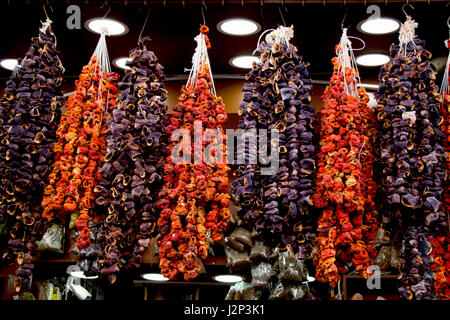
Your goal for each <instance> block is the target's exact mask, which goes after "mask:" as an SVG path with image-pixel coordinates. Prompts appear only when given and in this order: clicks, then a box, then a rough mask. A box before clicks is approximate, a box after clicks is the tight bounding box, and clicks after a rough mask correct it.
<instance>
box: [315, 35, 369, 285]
mask: <svg viewBox="0 0 450 320" xmlns="http://www.w3.org/2000/svg"><path fill="white" fill-rule="evenodd" d="M351 50H352V49H351V44H350V41H349V40H348V38H347V35H346V29H344V32H343V35H342V38H341V42H340V44H339V45H337V46H336V52H337V53H338V56H337V57H334V58H333V59H332V62H333V66H334V69H333V70H334V72H333V76H332V77H331V79H330V85H329V86H328V87H327V88H326V89H325V92H324V95H323V96H322V100H323V101H324V105H323V107H322V110H321V114H322V117H321V140H320V152H319V153H318V159H319V160H318V170H317V175H316V190H315V194H314V195H313V200H314V204H315V206H316V207H318V208H322V215H321V217H320V218H319V220H318V232H319V235H318V237H317V244H318V251H317V252H316V253H315V256H314V263H315V265H316V279H317V280H319V281H321V282H329V283H330V285H331V287H335V286H336V285H337V282H338V281H339V280H340V275H341V274H345V273H347V269H348V266H347V265H346V264H348V261H351V262H352V263H353V265H354V267H355V268H356V270H357V271H359V272H360V273H361V275H363V276H364V277H367V273H368V272H367V268H368V266H369V265H371V261H372V259H373V258H374V257H375V256H376V251H375V250H374V248H373V246H372V244H373V242H374V240H375V231H376V229H377V219H376V212H375V210H374V209H375V205H374V202H373V198H374V196H375V193H376V186H375V184H374V183H373V182H371V181H372V180H373V170H372V169H373V156H372V154H371V149H372V143H373V136H372V135H373V134H374V126H375V124H374V123H373V121H374V114H373V111H371V110H370V109H369V108H368V107H367V102H368V96H367V94H366V93H365V90H364V88H359V89H358V90H356V81H357V78H358V73H357V70H356V69H355V68H354V65H355V64H354V63H353V61H352V59H351V58H352V54H351Z"/></svg>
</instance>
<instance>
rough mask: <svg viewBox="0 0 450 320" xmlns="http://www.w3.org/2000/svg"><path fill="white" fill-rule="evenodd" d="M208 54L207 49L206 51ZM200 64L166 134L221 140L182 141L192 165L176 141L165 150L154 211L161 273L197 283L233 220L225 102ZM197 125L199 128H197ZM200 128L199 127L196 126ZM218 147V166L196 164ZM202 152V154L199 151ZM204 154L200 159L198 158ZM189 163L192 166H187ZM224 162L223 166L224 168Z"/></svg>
mask: <svg viewBox="0 0 450 320" xmlns="http://www.w3.org/2000/svg"><path fill="white" fill-rule="evenodd" d="M207 32H208V29H207V27H205V26H203V27H202V28H201V34H200V35H199V36H201V37H204V38H203V39H201V38H196V40H198V41H199V43H201V42H202V41H204V42H203V44H205V43H206V45H207V44H208V43H209V41H208V40H207V35H206V34H207ZM203 49H204V50H205V51H206V47H205V48H203ZM198 62H199V65H198V73H197V74H196V75H195V77H196V81H195V82H194V81H190V80H191V79H190V80H189V81H188V85H187V87H183V88H182V90H181V95H180V97H179V99H178V100H179V102H178V104H177V105H176V106H174V109H173V113H172V114H171V117H170V120H169V121H170V124H169V125H168V127H167V129H166V130H167V133H168V134H172V133H173V132H174V131H175V130H177V129H183V130H185V133H186V134H187V135H189V138H190V137H194V138H193V139H195V137H201V136H203V134H204V133H205V129H217V130H218V131H219V133H220V134H221V136H222V137H223V139H222V141H219V139H212V140H209V141H208V139H204V140H203V141H202V143H200V142H198V141H195V140H193V142H192V143H191V140H190V139H189V138H188V137H186V136H184V137H183V141H182V142H181V144H183V145H184V146H186V147H187V148H188V149H189V150H194V152H192V153H190V154H189V157H190V159H189V161H185V162H184V161H181V160H182V159H178V160H177V159H174V157H173V155H172V151H173V150H174V148H175V147H176V145H177V144H178V141H171V143H170V145H169V146H168V148H167V158H166V163H165V165H164V186H163V188H162V190H161V192H160V193H159V195H158V198H159V200H158V201H157V202H156V207H157V208H158V209H159V210H160V215H159V219H158V222H157V224H158V229H159V232H160V238H159V239H158V242H157V244H158V247H159V250H160V251H159V257H160V268H161V273H162V274H163V275H164V276H166V277H168V278H169V279H175V278H177V277H178V276H179V275H182V276H184V279H185V280H192V279H195V278H196V277H197V276H198V274H199V273H200V272H201V268H202V267H201V263H200V261H199V258H200V259H205V258H206V257H207V255H208V249H209V248H210V244H211V243H213V242H217V241H220V240H222V238H223V231H225V230H226V229H227V227H228V219H229V218H230V211H229V209H228V206H229V195H228V171H229V167H228V166H227V165H226V161H225V157H226V153H225V151H226V149H225V140H226V137H225V133H224V130H223V128H222V124H223V123H224V122H225V121H226V119H227V115H226V113H225V106H224V104H223V100H222V98H221V97H217V96H215V95H214V94H213V93H212V85H213V84H212V79H211V75H210V69H209V63H208V60H205V59H202V60H200V61H198ZM194 122H196V124H194ZM198 124H201V125H200V126H198ZM210 142H212V143H216V150H217V151H218V150H221V149H222V150H223V152H222V156H223V158H222V159H220V152H219V153H217V154H216V156H217V157H218V159H217V160H218V161H215V162H214V163H210V162H209V163H207V162H205V160H206V159H202V158H200V159H202V161H201V163H198V162H194V161H193V160H194V159H195V158H196V155H195V153H196V150H198V149H199V148H200V149H201V150H202V151H203V148H202V147H204V146H205V144H209V143H210ZM197 153H198V152H197ZM198 156H201V154H197V157H198ZM186 162H188V163H186ZM220 162H222V164H221V163H220Z"/></svg>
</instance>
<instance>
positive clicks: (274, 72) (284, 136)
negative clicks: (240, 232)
mask: <svg viewBox="0 0 450 320" xmlns="http://www.w3.org/2000/svg"><path fill="white" fill-rule="evenodd" d="M292 37H293V28H292V27H290V28H286V27H283V26H281V27H279V28H278V29H277V30H275V31H273V32H272V33H270V34H269V35H268V36H267V37H266V41H265V42H264V41H263V42H262V43H261V44H260V45H259V48H258V52H259V53H260V55H261V56H260V62H259V63H257V64H255V65H254V66H253V69H252V70H251V71H250V72H249V73H248V74H247V76H246V79H247V81H249V82H248V83H246V84H245V85H244V87H243V89H242V92H243V101H242V102H241V103H240V106H239V115H240V120H239V128H240V129H245V130H251V129H256V130H258V129H267V140H268V146H267V150H268V156H269V153H270V152H271V151H270V150H271V149H272V148H271V143H272V141H271V139H273V137H272V133H273V131H275V130H276V131H278V132H279V135H278V144H279V146H278V150H274V151H275V152H278V154H279V155H278V157H279V168H278V170H276V172H274V173H273V174H271V175H263V174H261V167H263V166H264V165H265V164H264V163H260V164H256V159H255V158H254V157H255V155H256V140H255V143H249V144H246V145H245V149H244V148H242V149H241V150H238V159H239V156H240V155H241V154H240V153H242V152H244V151H245V153H244V155H243V156H244V157H243V158H244V159H245V162H246V163H245V164H239V165H238V167H237V170H236V171H235V175H236V176H237V179H236V180H234V181H233V182H232V188H233V194H234V196H235V197H236V199H237V200H238V204H239V205H240V207H241V208H240V210H239V217H240V218H241V219H242V220H243V221H244V222H245V223H247V224H248V226H249V227H250V228H255V229H256V230H257V231H261V237H262V238H263V239H264V240H267V241H269V242H272V244H271V245H273V246H281V247H283V248H285V247H286V246H290V247H291V249H292V250H294V251H295V253H296V254H298V256H299V258H301V259H305V258H306V257H307V256H308V255H309V254H310V241H307V240H311V238H312V237H313V229H312V225H311V223H310V222H309V221H308V220H307V217H308V216H309V214H308V213H309V208H310V206H311V204H312V201H311V195H312V194H313V171H314V169H315V163H314V146H313V144H312V140H313V128H312V124H311V121H312V118H313V116H314V114H315V108H314V107H312V106H310V105H309V103H310V101H311V92H312V83H311V79H310V77H309V73H308V70H307V66H308V64H307V63H305V62H304V61H303V60H302V57H301V56H299V55H298V52H297V48H296V47H295V46H294V45H292V44H290V43H289V40H290V39H291V38H292ZM255 134H256V136H257V139H260V138H263V137H260V136H259V130H258V131H256V132H255ZM272 153H273V152H272ZM271 156H273V154H271ZM260 159H261V158H260ZM251 161H254V162H253V163H252V162H251ZM272 161H277V159H275V158H272Z"/></svg>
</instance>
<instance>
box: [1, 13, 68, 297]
mask: <svg viewBox="0 0 450 320" xmlns="http://www.w3.org/2000/svg"><path fill="white" fill-rule="evenodd" d="M50 23H51V22H49V21H46V22H44V23H43V25H42V28H41V29H40V32H39V36H38V37H34V38H32V39H31V40H32V44H31V47H30V48H29V49H28V51H27V53H26V55H25V57H24V58H23V59H22V60H21V61H20V67H18V68H17V69H16V70H15V71H14V72H13V74H12V75H11V77H10V79H9V80H8V81H7V82H6V88H5V90H4V95H3V97H2V99H1V101H0V194H1V195H0V197H1V198H0V199H1V200H0V224H1V223H5V224H6V226H7V228H8V231H9V234H10V237H11V238H10V240H9V242H8V247H9V248H8V252H6V253H5V255H4V256H3V257H2V258H3V259H4V261H5V262H11V260H12V259H13V258H14V255H17V262H18V264H19V268H18V270H17V273H16V274H17V276H18V277H17V278H16V284H15V285H16V289H17V290H18V291H19V290H21V289H24V288H27V287H28V285H29V276H30V275H31V273H32V269H33V264H32V261H31V260H32V255H34V254H35V249H36V248H37V245H36V244H35V241H36V240H37V238H39V237H41V236H42V235H43V233H44V232H45V228H46V227H47V225H46V224H45V223H44V222H43V221H41V220H40V212H41V205H40V203H41V201H42V196H43V187H44V185H45V184H46V183H47V180H48V174H49V169H50V166H51V164H52V159H53V146H54V144H55V142H56V140H57V138H56V126H57V123H58V122H59V119H60V116H61V107H62V105H63V104H64V97H63V96H62V93H61V84H62V75H63V72H64V68H63V66H62V64H61V61H60V59H59V57H58V52H57V49H56V45H55V42H56V38H55V36H54V34H53V32H52V30H51V28H50Z"/></svg>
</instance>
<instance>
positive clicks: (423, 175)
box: [375, 16, 449, 299]
mask: <svg viewBox="0 0 450 320" xmlns="http://www.w3.org/2000/svg"><path fill="white" fill-rule="evenodd" d="M416 27H417V23H415V22H414V21H413V20H412V19H411V17H409V16H408V17H407V20H406V22H405V23H404V24H403V25H402V28H401V30H400V36H399V40H400V45H395V44H393V45H392V46H391V56H392V57H393V58H394V59H393V61H392V62H390V63H388V64H386V65H385V66H384V67H382V68H381V71H380V75H379V80H380V88H379V91H378V92H377V93H376V95H375V96H376V98H377V101H378V103H379V105H378V107H377V117H378V120H379V125H378V129H377V130H378V135H379V138H380V148H381V163H380V167H381V170H382V172H380V174H382V180H381V188H382V191H383V196H384V197H383V198H384V199H387V203H385V210H384V211H385V215H386V218H388V219H389V222H390V227H391V229H392V230H393V231H392V232H391V234H392V233H394V234H396V235H397V238H395V239H394V245H397V246H399V247H400V246H401V243H402V241H403V247H404V250H403V252H402V259H401V260H402V261H401V262H402V263H401V271H402V279H401V287H400V289H399V291H400V295H401V297H402V298H405V299H431V298H432V292H431V290H430V288H431V281H432V279H430V276H429V264H430V263H431V260H430V259H429V251H423V250H420V251H418V250H417V246H416V245H415V244H411V240H410V239H413V240H416V241H420V242H421V243H422V245H421V246H420V247H421V248H422V249H423V247H424V246H427V247H429V244H428V243H427V242H428V240H427V239H428V238H427V236H426V235H428V236H429V235H432V234H435V233H437V232H447V231H448V227H449V226H448V220H447V216H446V214H445V213H444V212H443V210H442V203H441V202H442V201H443V196H444V183H445V179H446V171H445V168H444V158H443V157H444V148H443V146H442V142H441V140H442V138H443V136H444V134H443V132H442V131H441V130H440V128H439V122H440V114H439V106H440V102H441V97H440V95H439V92H438V88H437V86H436V85H435V78H436V77H435V75H434V74H433V72H432V70H431V67H430V58H431V53H430V52H429V51H427V50H426V49H424V45H425V42H424V41H423V40H420V39H418V38H415V35H414V29H415V28H416ZM403 226H408V228H405V229H406V231H405V232H406V233H405V237H404V239H402V237H401V235H402V233H401V232H400V231H401V230H403ZM417 260H420V263H419V264H420V265H421V264H422V263H424V264H425V265H424V266H421V267H419V266H418V262H417Z"/></svg>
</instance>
